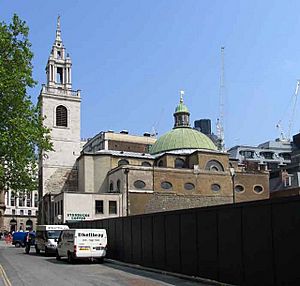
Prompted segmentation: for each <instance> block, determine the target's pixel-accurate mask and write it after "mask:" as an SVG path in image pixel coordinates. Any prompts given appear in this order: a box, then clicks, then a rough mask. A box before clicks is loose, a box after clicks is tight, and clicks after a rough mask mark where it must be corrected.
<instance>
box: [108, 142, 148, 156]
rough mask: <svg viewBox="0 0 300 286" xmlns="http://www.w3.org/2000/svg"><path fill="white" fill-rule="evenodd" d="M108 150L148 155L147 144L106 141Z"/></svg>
mask: <svg viewBox="0 0 300 286" xmlns="http://www.w3.org/2000/svg"><path fill="white" fill-rule="evenodd" d="M108 149H109V150H117V151H128V152H137V153H148V144H141V143H132V142H122V141H114V140H110V141H108Z"/></svg>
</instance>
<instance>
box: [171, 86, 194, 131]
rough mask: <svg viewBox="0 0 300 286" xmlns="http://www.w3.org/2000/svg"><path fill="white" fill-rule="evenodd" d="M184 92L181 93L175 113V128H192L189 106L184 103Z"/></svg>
mask: <svg viewBox="0 0 300 286" xmlns="http://www.w3.org/2000/svg"><path fill="white" fill-rule="evenodd" d="M183 95H184V91H183V90H181V91H180V101H179V104H178V105H177V107H176V109H175V112H174V114H173V115H174V119H175V123H174V128H179V127H190V112H189V110H188V108H187V106H186V105H185V104H184V103H183Z"/></svg>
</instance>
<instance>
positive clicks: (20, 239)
mask: <svg viewBox="0 0 300 286" xmlns="http://www.w3.org/2000/svg"><path fill="white" fill-rule="evenodd" d="M27 233H28V232H24V231H16V232H14V233H13V235H12V245H14V246H15V247H25V237H26V235H27Z"/></svg>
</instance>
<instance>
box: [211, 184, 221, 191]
mask: <svg viewBox="0 0 300 286" xmlns="http://www.w3.org/2000/svg"><path fill="white" fill-rule="evenodd" d="M211 190H212V191H213V192H219V191H220V190H221V186H220V185H219V184H212V185H211Z"/></svg>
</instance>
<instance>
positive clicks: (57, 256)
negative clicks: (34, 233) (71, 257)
mask: <svg viewBox="0 0 300 286" xmlns="http://www.w3.org/2000/svg"><path fill="white" fill-rule="evenodd" d="M56 260H58V261H59V260H60V256H59V254H58V251H57V250H56Z"/></svg>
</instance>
